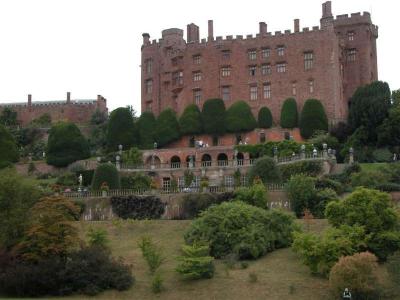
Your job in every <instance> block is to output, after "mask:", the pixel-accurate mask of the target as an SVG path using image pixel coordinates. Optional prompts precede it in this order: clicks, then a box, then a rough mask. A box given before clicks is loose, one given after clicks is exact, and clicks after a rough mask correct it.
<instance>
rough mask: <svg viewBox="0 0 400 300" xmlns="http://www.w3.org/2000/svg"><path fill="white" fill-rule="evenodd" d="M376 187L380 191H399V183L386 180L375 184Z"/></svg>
mask: <svg viewBox="0 0 400 300" xmlns="http://www.w3.org/2000/svg"><path fill="white" fill-rule="evenodd" d="M376 189H377V190H380V191H382V192H388V193H389V192H400V184H399V183H394V182H386V183H381V184H378V185H376Z"/></svg>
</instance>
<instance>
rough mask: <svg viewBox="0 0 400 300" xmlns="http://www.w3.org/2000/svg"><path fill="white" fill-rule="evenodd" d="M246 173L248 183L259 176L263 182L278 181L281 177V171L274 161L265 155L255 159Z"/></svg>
mask: <svg viewBox="0 0 400 300" xmlns="http://www.w3.org/2000/svg"><path fill="white" fill-rule="evenodd" d="M247 175H248V177H249V182H250V183H252V182H253V181H254V180H255V179H256V178H260V179H261V181H262V182H263V183H264V184H267V183H271V182H279V181H280V179H281V173H280V171H279V168H278V167H277V165H276V163H275V161H274V160H273V159H272V158H270V157H267V156H265V157H261V158H259V159H257V160H256V162H255V163H254V165H253V166H251V168H250V170H249V172H248V174H247Z"/></svg>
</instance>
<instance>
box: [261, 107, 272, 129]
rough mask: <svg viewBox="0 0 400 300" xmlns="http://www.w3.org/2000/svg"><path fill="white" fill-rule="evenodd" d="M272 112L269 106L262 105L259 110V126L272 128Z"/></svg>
mask: <svg viewBox="0 0 400 300" xmlns="http://www.w3.org/2000/svg"><path fill="white" fill-rule="evenodd" d="M272 123H273V120H272V114H271V111H270V109H269V108H268V107H265V106H264V107H261V109H260V110H259V112H258V127H260V128H271V127H272Z"/></svg>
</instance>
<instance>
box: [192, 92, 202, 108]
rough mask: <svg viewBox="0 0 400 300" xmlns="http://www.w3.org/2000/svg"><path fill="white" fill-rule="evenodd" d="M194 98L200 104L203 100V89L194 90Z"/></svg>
mask: <svg viewBox="0 0 400 300" xmlns="http://www.w3.org/2000/svg"><path fill="white" fill-rule="evenodd" d="M193 100H194V103H195V104H197V105H200V102H201V90H194V91H193Z"/></svg>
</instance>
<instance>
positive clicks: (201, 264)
mask: <svg viewBox="0 0 400 300" xmlns="http://www.w3.org/2000/svg"><path fill="white" fill-rule="evenodd" d="M182 252H183V255H182V256H180V257H178V261H179V265H178V267H177V268H176V271H177V272H178V273H179V274H181V276H182V278H183V279H184V280H196V279H201V278H212V277H213V276H214V271H215V267H214V258H213V257H211V256H210V255H209V252H210V249H209V246H208V245H202V244H197V243H194V244H193V245H183V246H182Z"/></svg>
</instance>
